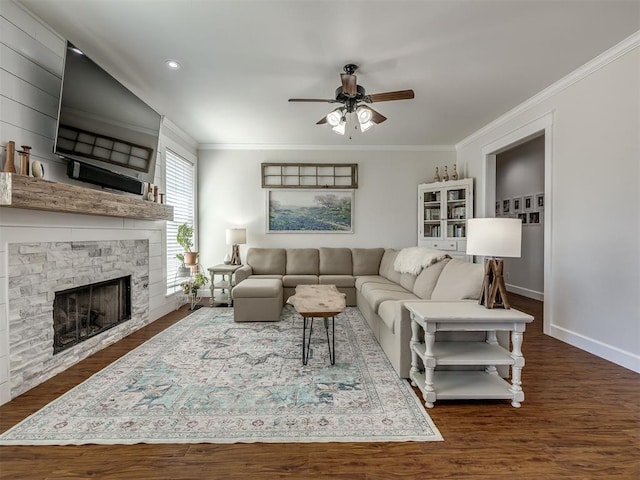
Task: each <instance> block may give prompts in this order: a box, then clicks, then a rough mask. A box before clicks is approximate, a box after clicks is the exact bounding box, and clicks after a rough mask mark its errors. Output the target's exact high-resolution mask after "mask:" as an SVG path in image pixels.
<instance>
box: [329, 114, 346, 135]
mask: <svg viewBox="0 0 640 480" xmlns="http://www.w3.org/2000/svg"><path fill="white" fill-rule="evenodd" d="M346 129H347V120H346V119H345V118H344V117H342V119H341V120H340V123H338V124H337V125H336V126H334V127H333V128H332V130H333V131H334V132H336V133H337V134H338V135H344V132H345V130H346Z"/></svg>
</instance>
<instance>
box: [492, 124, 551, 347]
mask: <svg viewBox="0 0 640 480" xmlns="http://www.w3.org/2000/svg"><path fill="white" fill-rule="evenodd" d="M540 135H544V196H545V200H544V203H545V208H544V216H543V220H544V286H543V295H544V325H543V331H544V333H546V334H547V335H550V325H551V324H552V323H553V322H552V319H551V312H552V311H553V309H552V308H551V305H552V304H553V292H552V289H551V279H552V278H553V277H552V276H551V265H552V261H551V259H552V254H553V251H552V244H551V239H552V235H551V231H552V225H553V223H552V218H553V202H552V196H553V188H552V187H553V184H552V179H553V177H552V172H553V169H552V165H553V112H548V113H545V114H544V115H542V116H541V117H539V118H537V119H535V120H533V121H531V122H529V123H527V124H525V125H523V126H522V127H520V128H517V129H516V130H513V131H511V132H510V133H508V134H506V135H504V136H503V137H501V138H499V139H497V140H495V141H493V142H491V143H489V144H487V145H485V146H484V147H482V157H483V163H482V176H483V177H484V185H485V202H484V212H485V216H493V215H495V213H492V212H495V204H496V156H497V155H498V154H499V153H502V152H504V151H505V150H509V149H511V148H513V147H517V146H518V145H521V144H523V143H525V142H527V141H529V140H531V139H533V138H536V137H539V136H540Z"/></svg>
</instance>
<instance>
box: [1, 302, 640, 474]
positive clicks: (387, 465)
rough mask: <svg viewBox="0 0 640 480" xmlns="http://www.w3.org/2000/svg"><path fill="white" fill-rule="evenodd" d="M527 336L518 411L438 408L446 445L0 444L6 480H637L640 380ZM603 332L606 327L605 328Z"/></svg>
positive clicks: (7, 423)
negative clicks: (31, 445) (28, 445)
mask: <svg viewBox="0 0 640 480" xmlns="http://www.w3.org/2000/svg"><path fill="white" fill-rule="evenodd" d="M509 298H510V300H511V302H512V307H514V308H517V309H519V310H523V311H526V312H528V313H531V314H533V315H534V316H535V321H534V322H533V323H532V324H530V325H529V328H528V331H527V333H526V334H525V337H524V346H523V351H524V354H525V358H526V366H525V368H524V370H523V377H522V378H523V389H524V392H525V401H524V402H523V404H522V407H521V408H520V409H515V408H513V407H511V406H510V404H509V402H508V401H464V402H462V401H449V402H437V403H436V406H435V408H433V409H430V410H429V415H430V416H431V418H433V421H434V422H435V424H436V425H437V426H438V428H439V429H440V432H441V433H442V435H443V437H444V442H427V443H417V442H407V443H326V444H320V443H315V444H263V443H256V444H233V445H211V444H191V445H184V444H180V445H144V444H143V445H86V446H58V447H55V446H53V447H52V446H33V447H23V446H2V447H0V478H3V479H36V478H37V479H79V478H101V479H164V478H167V479H169V478H172V479H200V478H202V479H215V478H255V479H267V478H300V479H307V478H325V477H331V478H349V479H386V478H422V479H446V478H456V479H459V478H479V479H495V478H510V479H511V478H517V479H557V478H574V479H591V478H593V479H599V478H603V479H604V478H607V479H610V478H619V479H627V478H628V479H639V478H640V375H638V374H636V373H634V372H631V371H630V370H627V369H624V368H622V367H618V366H616V365H614V364H612V363H610V362H607V361H605V360H602V359H600V358H597V357H595V356H593V355H590V354H588V353H585V352H583V351H581V350H578V349H576V348H574V347H571V346H569V345H566V344H564V343H562V342H560V341H558V340H554V339H553V338H550V337H548V336H545V335H543V334H542V304H541V303H540V302H536V301H533V300H529V299H527V298H524V297H520V296H516V295H510V297H509ZM188 313H189V312H188V311H186V310H185V309H184V307H183V309H182V310H180V311H177V312H174V313H171V314H169V315H167V316H166V317H164V318H161V319H159V320H157V321H156V322H154V323H153V324H152V325H150V326H148V327H146V328H144V329H142V330H139V331H138V332H136V333H134V334H132V335H130V336H129V337H127V338H125V339H123V340H121V341H120V342H118V343H117V344H115V345H113V346H111V347H109V348H107V349H105V350H102V351H101V352H99V353H97V354H95V355H93V356H92V357H91V358H88V359H86V360H84V361H82V362H80V363H79V364H77V365H76V366H74V367H72V368H71V369H69V370H67V371H65V372H64V373H62V374H60V375H58V376H56V377H55V378H53V379H51V380H49V381H48V382H46V383H44V384H42V385H40V386H38V387H36V388H34V389H32V390H30V391H28V392H26V393H24V394H23V395H21V396H20V397H18V398H16V399H14V400H13V401H12V402H10V403H8V404H6V405H3V406H2V407H0V431H2V432H4V431H5V430H7V429H8V428H10V427H11V426H13V425H14V424H16V423H18V422H19V421H21V420H22V419H24V418H25V417H27V416H28V415H30V414H31V413H33V412H35V411H36V410H38V409H39V408H41V407H43V406H44V405H46V404H47V403H49V402H50V401H52V400H53V399H55V398H56V397H58V396H59V395H61V394H62V393H64V392H65V391H67V390H69V389H70V388H72V387H74V386H75V385H77V384H78V383H80V382H82V381H83V380H85V379H86V378H88V377H89V376H91V375H92V374H93V373H95V372H97V371H98V370H100V369H102V368H103V367H105V366H106V365H108V364H109V363H111V362H113V361H114V360H115V359H117V358H118V357H120V356H121V355H123V354H125V353H126V352H128V351H130V350H131V349H133V348H135V347H136V346H138V345H140V344H141V343H143V342H144V341H145V340H147V339H149V338H151V337H152V336H153V335H155V334H157V333H158V332H160V331H162V330H163V329H165V328H167V327H168V326H169V325H171V324H173V323H175V322H177V321H178V320H180V319H181V318H183V317H184V316H185V315H186V314H188ZM603 328H607V327H606V322H603Z"/></svg>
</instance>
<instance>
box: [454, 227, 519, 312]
mask: <svg viewBox="0 0 640 480" xmlns="http://www.w3.org/2000/svg"><path fill="white" fill-rule="evenodd" d="M521 248H522V220H520V219H519V218H470V219H469V220H467V255H481V256H484V257H488V258H485V266H484V280H483V282H482V293H481V294H480V302H479V303H480V304H484V305H485V307H487V308H495V307H504V308H510V307H509V302H508V300H507V289H506V288H505V285H504V278H503V276H502V270H503V268H504V261H503V260H502V259H503V258H504V257H519V256H520V254H521Z"/></svg>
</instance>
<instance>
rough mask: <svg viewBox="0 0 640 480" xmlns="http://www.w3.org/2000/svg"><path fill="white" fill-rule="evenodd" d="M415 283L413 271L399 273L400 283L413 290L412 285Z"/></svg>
mask: <svg viewBox="0 0 640 480" xmlns="http://www.w3.org/2000/svg"><path fill="white" fill-rule="evenodd" d="M415 283H416V275H414V274H413V273H401V274H400V285H402V286H403V287H404V288H406V289H407V290H409V291H410V292H412V291H413V285H414V284H415Z"/></svg>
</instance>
